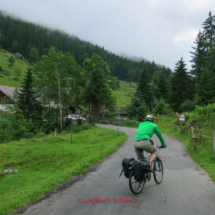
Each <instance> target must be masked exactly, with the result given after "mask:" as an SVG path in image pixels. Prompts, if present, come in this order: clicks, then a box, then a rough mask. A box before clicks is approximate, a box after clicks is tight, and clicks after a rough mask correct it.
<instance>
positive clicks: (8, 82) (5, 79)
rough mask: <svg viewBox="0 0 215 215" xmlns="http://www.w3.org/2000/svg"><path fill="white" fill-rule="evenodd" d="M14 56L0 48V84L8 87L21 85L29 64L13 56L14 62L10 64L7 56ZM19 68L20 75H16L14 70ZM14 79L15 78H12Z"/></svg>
mask: <svg viewBox="0 0 215 215" xmlns="http://www.w3.org/2000/svg"><path fill="white" fill-rule="evenodd" d="M11 56H14V55H13V54H11V53H10V52H7V51H5V50H4V49H0V67H1V71H0V85H5V86H10V87H21V82H22V80H23V78H24V76H25V73H26V72H27V68H28V67H29V65H28V64H27V63H25V60H21V59H18V58H15V63H14V65H13V66H10V63H9V62H8V58H9V57H11ZM16 69H20V70H21V72H22V73H21V75H20V76H16V75H15V70H16ZM14 79H15V80H14Z"/></svg>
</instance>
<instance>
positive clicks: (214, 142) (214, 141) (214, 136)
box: [214, 132, 215, 153]
mask: <svg viewBox="0 0 215 215" xmlns="http://www.w3.org/2000/svg"><path fill="white" fill-rule="evenodd" d="M214 153H215V132H214Z"/></svg>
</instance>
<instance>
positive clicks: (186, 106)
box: [179, 99, 195, 112]
mask: <svg viewBox="0 0 215 215" xmlns="http://www.w3.org/2000/svg"><path fill="white" fill-rule="evenodd" d="M194 109H195V102H194V101H192V100H189V99H187V100H185V101H184V102H183V103H182V104H181V105H180V107H179V111H181V112H188V111H193V110H194Z"/></svg>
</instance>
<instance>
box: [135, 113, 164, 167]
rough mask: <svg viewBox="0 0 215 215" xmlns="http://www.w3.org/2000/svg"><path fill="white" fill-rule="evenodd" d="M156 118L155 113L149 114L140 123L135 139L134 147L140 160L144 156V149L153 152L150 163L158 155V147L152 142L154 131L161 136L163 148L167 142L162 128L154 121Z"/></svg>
mask: <svg viewBox="0 0 215 215" xmlns="http://www.w3.org/2000/svg"><path fill="white" fill-rule="evenodd" d="M154 120H155V117H154V116H153V115H147V116H146V121H145V122H143V123H141V124H140V125H139V128H138V131H137V134H136V136H135V139H134V141H135V143H134V148H135V152H136V154H137V158H138V160H139V159H143V158H144V156H143V151H146V152H148V153H151V155H150V157H149V162H150V164H152V162H153V161H154V160H155V158H156V157H157V156H158V149H157V148H156V147H155V146H154V145H152V144H151V142H150V140H151V137H152V135H153V134H154V133H155V134H156V135H157V137H158V138H159V140H160V142H161V146H162V148H166V144H165V141H164V139H163V136H162V134H161V132H160V129H159V128H158V126H157V125H156V124H154V123H153V122H154ZM137 148H142V149H143V151H140V150H138V149H137Z"/></svg>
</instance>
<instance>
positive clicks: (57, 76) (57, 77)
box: [55, 74, 63, 133]
mask: <svg viewBox="0 0 215 215" xmlns="http://www.w3.org/2000/svg"><path fill="white" fill-rule="evenodd" d="M55 76H56V79H57V83H58V93H59V103H60V133H62V130H63V124H62V103H61V91H60V79H59V75H57V74H55Z"/></svg>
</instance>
